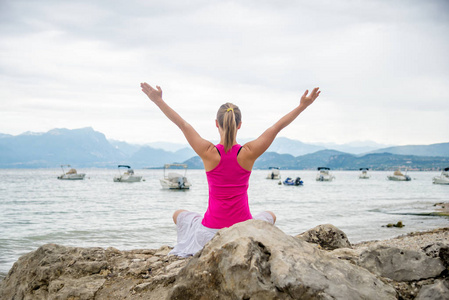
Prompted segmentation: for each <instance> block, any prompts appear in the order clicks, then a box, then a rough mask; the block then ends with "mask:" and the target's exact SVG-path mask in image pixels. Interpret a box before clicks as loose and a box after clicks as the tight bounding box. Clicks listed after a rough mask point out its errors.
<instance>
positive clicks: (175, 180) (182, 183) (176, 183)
mask: <svg viewBox="0 0 449 300" xmlns="http://www.w3.org/2000/svg"><path fill="white" fill-rule="evenodd" d="M173 168H178V169H179V168H181V169H184V175H182V174H179V173H176V172H169V171H168V170H169V169H173ZM186 175H187V165H186V164H165V165H164V178H162V179H159V181H160V183H161V185H162V188H164V189H170V190H185V189H190V187H191V184H190V182H189V181H188V180H187V177H186Z"/></svg>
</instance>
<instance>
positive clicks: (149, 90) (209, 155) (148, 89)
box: [140, 82, 219, 169]
mask: <svg viewBox="0 0 449 300" xmlns="http://www.w3.org/2000/svg"><path fill="white" fill-rule="evenodd" d="M140 86H141V88H142V91H143V92H144V93H145V94H146V95H147V96H148V98H150V100H151V101H153V102H154V104H156V105H157V106H158V107H159V109H160V110H161V111H162V112H163V113H164V114H165V115H166V116H167V118H169V119H170V121H172V122H173V123H175V125H176V126H178V127H179V129H181V131H182V133H183V134H184V136H185V137H186V139H187V142H189V144H190V146H191V147H192V148H193V150H194V151H195V152H196V153H197V154H198V155H199V156H200V157H201V158H202V159H203V162H204V164H205V167H206V169H207V166H206V165H207V164H208V163H210V162H211V163H212V165H213V164H214V162H215V160H216V156H218V159H219V155H218V153H217V151H216V150H215V146H214V144H212V143H211V142H209V141H208V140H205V139H203V138H202V137H201V136H200V135H199V134H198V132H197V131H196V130H195V129H194V128H193V127H192V125H190V124H189V123H187V122H186V121H185V120H184V119H183V118H182V117H181V116H180V115H179V114H178V113H177V112H176V111H174V110H173V109H172V108H171V107H170V106H168V104H167V103H165V101H164V100H163V99H162V89H161V88H160V86H156V89H154V88H153V87H152V86H151V85H149V84H148V83H146V82H144V83H141V84H140Z"/></svg>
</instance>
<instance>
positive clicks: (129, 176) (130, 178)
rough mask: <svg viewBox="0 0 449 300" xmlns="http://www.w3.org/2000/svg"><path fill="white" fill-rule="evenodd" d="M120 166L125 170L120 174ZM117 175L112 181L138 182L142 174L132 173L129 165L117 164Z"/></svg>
mask: <svg viewBox="0 0 449 300" xmlns="http://www.w3.org/2000/svg"><path fill="white" fill-rule="evenodd" d="M120 168H126V169H127V170H126V172H124V173H123V174H120ZM118 172H119V174H120V175H119V176H115V177H114V182H140V180H141V179H142V176H137V175H134V170H133V169H131V167H130V166H126V165H119V166H118Z"/></svg>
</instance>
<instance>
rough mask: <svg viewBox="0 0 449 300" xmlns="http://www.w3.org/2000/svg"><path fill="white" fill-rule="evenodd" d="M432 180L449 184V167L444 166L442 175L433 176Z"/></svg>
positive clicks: (436, 182)
mask: <svg viewBox="0 0 449 300" xmlns="http://www.w3.org/2000/svg"><path fill="white" fill-rule="evenodd" d="M432 182H433V183H434V184H449V167H447V168H444V169H443V171H441V175H440V176H435V177H433V179H432Z"/></svg>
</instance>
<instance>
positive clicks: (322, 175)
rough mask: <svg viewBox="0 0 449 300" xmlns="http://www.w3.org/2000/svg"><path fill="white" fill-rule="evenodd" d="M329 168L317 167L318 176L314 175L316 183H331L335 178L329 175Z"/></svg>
mask: <svg viewBox="0 0 449 300" xmlns="http://www.w3.org/2000/svg"><path fill="white" fill-rule="evenodd" d="M330 170H331V169H330V168H327V167H319V168H318V174H317V175H316V181H332V180H334V179H335V176H334V175H332V174H331V173H330Z"/></svg>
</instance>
